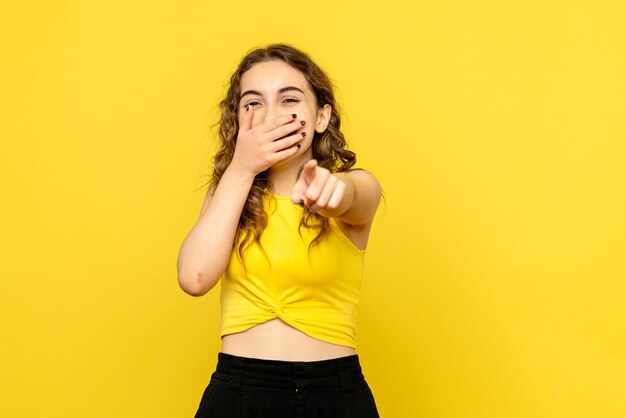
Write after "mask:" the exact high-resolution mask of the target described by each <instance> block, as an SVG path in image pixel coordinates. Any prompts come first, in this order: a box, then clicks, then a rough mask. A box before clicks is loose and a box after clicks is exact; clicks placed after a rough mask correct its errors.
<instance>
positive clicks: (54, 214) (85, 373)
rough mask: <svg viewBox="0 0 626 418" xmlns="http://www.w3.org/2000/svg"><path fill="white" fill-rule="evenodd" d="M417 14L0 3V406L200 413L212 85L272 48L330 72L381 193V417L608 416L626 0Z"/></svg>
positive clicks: (471, 5) (368, 284)
mask: <svg viewBox="0 0 626 418" xmlns="http://www.w3.org/2000/svg"><path fill="white" fill-rule="evenodd" d="M414 3H415V2H410V1H405V2H398V1H391V2H384V3H382V4H373V3H372V4H368V3H364V2H358V1H352V2H338V3H336V2H334V1H330V0H318V1H314V2H308V3H302V2H294V1H281V2H278V1H273V2H271V1H270V2H261V1H256V2H250V3H249V4H248V3H247V2H220V3H217V2H209V1H189V2H170V1H136V2H127V1H120V0H117V1H108V2H104V1H98V2H95V1H82V2H79V1H58V2H52V1H48V2H37V3H36V4H35V3H32V4H28V3H26V2H3V4H2V6H0V43H1V44H0V45H1V51H0V106H1V107H0V138H1V141H2V142H1V145H2V147H1V152H0V159H1V161H0V178H1V179H2V189H3V190H2V195H3V198H2V205H1V209H0V210H1V211H2V212H1V216H0V222H1V224H0V228H1V229H0V230H1V234H2V239H1V240H0V245H1V247H0V250H1V263H0V279H1V281H0V321H1V324H0V325H1V331H0V332H1V334H0V335H1V336H0V339H1V341H0V368H1V370H0V376H2V377H1V378H0V416H2V417H11V418H13V417H62V418H74V417H107V418H109V417H164V418H165V417H168V418H169V417H190V416H193V413H194V412H195V410H196V407H197V404H198V402H199V400H200V396H201V394H202V391H203V390H204V387H205V386H206V384H207V383H208V379H209V375H210V373H211V372H212V370H213V367H214V366H215V362H216V357H217V352H218V351H219V335H218V314H219V304H218V298H217V296H218V292H217V291H212V292H211V293H210V294H208V295H206V296H205V297H202V298H192V297H190V296H187V295H185V294H184V293H183V292H182V291H181V290H180V289H179V288H178V284H177V282H176V257H177V253H178V249H179V247H180V244H181V242H182V240H183V239H184V237H185V236H186V234H187V232H188V231H189V229H190V228H191V227H192V226H193V224H194V222H195V220H196V218H197V215H198V213H199V210H200V206H201V203H202V198H203V193H204V191H203V190H197V191H196V189H198V188H200V186H202V184H204V182H205V181H206V180H207V175H208V174H209V168H208V164H209V158H210V153H211V151H212V149H213V142H212V141H213V138H214V133H213V132H212V131H211V130H210V129H209V125H210V124H212V123H213V122H215V110H216V105H217V102H218V100H219V99H220V98H221V96H222V95H223V93H224V87H223V85H224V84H225V83H226V82H227V79H228V76H229V75H230V73H231V72H232V70H233V69H234V66H235V64H236V63H237V61H238V60H239V59H240V58H241V57H242V56H243V54H244V53H245V52H246V51H247V50H248V49H249V48H252V47H254V46H257V45H262V44H265V43H268V42H275V41H283V42H289V43H292V44H293V45H295V46H297V47H300V48H302V49H304V50H305V51H307V52H309V53H311V55H312V56H313V57H314V58H315V59H317V61H318V62H319V63H320V64H321V65H322V66H323V67H324V68H325V69H326V70H327V71H328V72H329V74H330V75H331V77H332V78H333V80H334V82H335V84H336V85H337V86H338V87H339V92H338V93H339V96H340V98H341V103H342V104H343V108H344V109H345V113H344V117H345V119H344V120H345V133H346V135H347V138H348V141H349V143H350V144H351V146H352V148H353V149H354V150H355V151H356V152H357V155H358V157H359V161H360V164H359V165H360V166H361V167H365V168H367V169H369V170H371V171H372V172H374V173H375V174H376V175H377V176H378V178H379V179H380V181H381V182H382V184H383V186H384V189H385V192H386V198H387V204H386V206H385V205H381V210H380V212H379V214H378V217H377V221H376V224H375V226H374V229H373V232H372V238H371V240H370V245H369V250H368V255H367V258H366V272H365V281H364V284H363V289H362V296H363V297H362V302H361V310H360V316H359V336H358V352H359V354H360V355H361V359H362V364H363V367H364V371H365V375H366V378H367V379H368V381H369V382H370V386H371V387H372V389H373V391H374V394H375V396H376V399H377V402H378V404H379V408H380V412H381V415H382V416H383V417H387V418H389V417H401V418H404V417H420V418H431V417H432V418H449V417H450V418H451V417H454V418H457V417H459V418H461V417H462V418H470V417H471V418H503V417H506V418H518V417H519V418H521V417H524V418H543V417H546V418H555V417H567V418H573V417H592V418H608V417H616V418H617V417H624V416H626V402H624V394H626V311H625V297H626V197H625V193H624V192H625V189H626V188H625V186H626V163H625V160H626V158H625V157H626V143H625V139H626V118H625V117H624V116H625V115H626V105H625V104H624V103H625V102H624V98H625V97H626V76H625V74H626V29H625V26H624V22H626V5H625V3H624V2H620V1H608V0H606V1H598V0H595V1H592V0H588V1H565V0H560V1H553V2H544V1H538V0H533V1H530V2H529V1H518V2H509V1H502V2H495V1H494V2H469V1H468V2H461V1H432V2H425V4H419V5H415V4H414ZM546 3H548V4H546Z"/></svg>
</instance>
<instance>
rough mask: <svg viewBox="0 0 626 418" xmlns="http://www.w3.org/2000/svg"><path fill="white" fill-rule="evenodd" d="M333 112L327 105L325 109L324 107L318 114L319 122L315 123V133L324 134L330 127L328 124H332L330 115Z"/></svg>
mask: <svg viewBox="0 0 626 418" xmlns="http://www.w3.org/2000/svg"><path fill="white" fill-rule="evenodd" d="M331 112H332V107H331V106H330V105H329V104H328V103H326V104H325V105H324V107H322V108H321V109H320V110H319V111H318V112H317V120H316V121H315V132H318V133H322V132H324V131H325V130H326V128H327V127H328V123H329V122H330V114H331Z"/></svg>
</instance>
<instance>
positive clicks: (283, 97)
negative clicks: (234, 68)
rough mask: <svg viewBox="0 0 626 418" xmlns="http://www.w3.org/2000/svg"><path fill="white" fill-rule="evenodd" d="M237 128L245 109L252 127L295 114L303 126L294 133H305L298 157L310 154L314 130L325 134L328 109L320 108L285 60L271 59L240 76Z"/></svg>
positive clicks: (305, 82) (310, 92) (313, 95)
mask: <svg viewBox="0 0 626 418" xmlns="http://www.w3.org/2000/svg"><path fill="white" fill-rule="evenodd" d="M240 91H241V96H240V100H239V107H238V116H239V126H241V122H242V120H243V116H244V114H245V112H246V106H251V107H252V108H253V109H254V114H253V119H252V126H253V127H254V126H256V125H258V124H260V123H263V122H265V121H266V120H269V119H273V118H276V117H278V116H282V115H291V114H292V113H295V114H296V115H298V116H297V120H301V121H302V120H303V121H305V122H306V123H305V125H304V126H303V127H302V128H300V129H298V131H297V132H306V136H305V138H304V140H303V141H302V142H301V144H302V148H301V150H300V151H299V152H298V154H301V153H305V152H310V151H309V149H310V146H311V141H312V140H313V134H314V132H315V131H317V132H324V130H325V129H326V127H327V126H328V121H329V119H330V112H331V108H330V105H328V104H326V105H325V106H324V107H322V108H319V107H318V105H317V101H316V98H315V94H314V93H313V91H312V89H311V87H310V85H309V82H308V81H307V80H306V78H304V75H303V74H302V73H301V72H300V71H299V70H297V69H295V68H294V67H292V66H291V65H289V64H287V63H286V62H284V61H280V60H273V61H265V62H260V63H257V64H255V65H253V66H252V67H251V68H250V69H249V70H248V71H246V72H245V73H244V74H243V75H242V76H241V85H240Z"/></svg>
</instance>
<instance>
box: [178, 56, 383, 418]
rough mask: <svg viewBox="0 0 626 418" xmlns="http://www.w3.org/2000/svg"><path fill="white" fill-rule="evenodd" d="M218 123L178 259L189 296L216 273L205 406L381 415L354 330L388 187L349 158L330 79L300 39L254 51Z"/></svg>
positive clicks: (208, 285)
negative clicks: (217, 328)
mask: <svg viewBox="0 0 626 418" xmlns="http://www.w3.org/2000/svg"><path fill="white" fill-rule="evenodd" d="M219 126H220V139H221V147H220V149H219V151H218V152H217V154H216V156H215V157H214V171H213V177H212V179H211V181H210V184H209V188H208V191H207V194H206V198H205V200H204V203H203V205H202V209H201V213H200V216H199V219H198V221H197V222H196V224H195V225H194V227H193V229H192V230H191V231H190V232H189V234H188V235H187V237H186V238H185V240H184V242H183V244H182V246H181V249H180V253H179V256H178V281H179V284H180V286H181V287H182V289H183V290H184V291H185V292H187V293H189V294H190V295H193V296H201V295H204V294H205V293H207V292H208V291H209V290H211V289H212V288H213V287H214V286H215V285H216V284H217V282H218V281H220V280H221V282H220V283H221V293H220V298H221V299H220V300H221V337H222V350H221V352H220V353H218V363H217V367H216V370H215V372H214V373H213V374H212V376H211V380H210V382H209V384H208V386H207V388H206V390H205V391H204V394H203V396H202V399H201V401H200V405H199V408H198V411H197V414H196V417H211V418H220V417H228V418H235V417H272V418H280V417H311V418H312V417H343V418H350V417H359V418H368V417H378V412H377V410H376V404H375V401H374V398H373V396H372V392H371V391H370V388H369V386H368V384H367V383H366V381H365V380H364V377H363V374H362V372H361V366H360V364H359V358H358V355H357V354H356V351H355V334H356V315H357V307H358V297H359V289H360V286H361V274H362V269H363V257H364V255H365V248H366V245H367V240H368V236H369V232H370V229H371V225H372V220H373V218H374V214H375V212H376V210H377V208H378V204H379V201H380V198H381V188H380V185H379V183H378V181H377V180H376V178H375V177H374V176H373V175H372V174H370V173H369V172H367V171H365V170H362V169H352V166H353V165H354V164H355V162H356V156H355V154H354V153H353V152H352V151H349V150H347V149H346V143H345V140H344V137H343V134H342V133H341V131H340V118H339V113H338V110H337V106H336V104H335V99H334V96H333V89H332V84H331V82H330V81H329V79H328V77H327V76H326V75H325V74H324V72H323V71H322V70H321V69H320V68H319V67H318V66H317V65H316V64H315V63H314V62H313V61H312V60H311V59H310V58H309V56H307V55H306V54H305V53H303V52H301V51H299V50H297V49H295V48H293V47H291V46H288V45H284V44H273V45H269V46H267V47H265V48H259V49H255V50H253V51H251V52H249V53H248V54H247V55H246V56H245V57H244V58H243V60H242V62H241V63H240V65H239V67H238V68H237V70H236V71H235V73H234V74H233V75H232V77H231V80H230V87H229V90H228V93H227V95H226V98H225V99H224V100H223V101H222V102H221V120H220V124H219Z"/></svg>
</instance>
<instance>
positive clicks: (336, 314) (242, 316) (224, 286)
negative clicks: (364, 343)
mask: <svg viewBox="0 0 626 418" xmlns="http://www.w3.org/2000/svg"><path fill="white" fill-rule="evenodd" d="M273 197H274V198H273V199H272V198H269V199H264V202H265V211H266V213H267V215H268V223H267V227H266V229H265V230H264V231H263V233H262V235H261V238H260V241H261V245H262V246H263V249H264V250H265V253H266V254H267V258H266V257H265V255H264V254H263V252H262V251H261V249H260V248H259V246H258V245H257V244H256V243H255V244H253V245H252V246H251V247H249V248H248V249H247V250H246V251H244V259H245V262H246V270H247V273H246V272H244V268H243V265H242V264H241V262H240V260H239V258H238V256H237V251H238V244H239V243H238V244H237V245H236V246H235V248H234V249H233V251H232V252H231V256H230V260H229V262H228V266H227V267H226V271H225V272H224V275H223V276H222V278H221V280H220V282H221V293H220V300H221V335H222V336H224V335H226V334H231V333H235V332H241V331H245V330H247V329H249V328H251V327H253V326H255V325H258V324H261V323H263V322H266V321H268V320H270V319H273V318H280V319H281V320H283V321H284V322H286V323H287V324H289V325H291V326H293V327H294V328H297V329H299V330H300V331H302V332H304V333H305V334H308V335H309V336H311V337H313V338H317V339H320V340H322V341H327V342H330V343H334V344H339V345H345V346H348V347H353V348H355V347H356V344H355V337H356V318H357V308H358V303H359V291H360V289H361V278H362V271H363V260H364V256H365V250H361V249H360V248H358V247H357V246H356V245H355V244H354V243H353V242H352V241H350V239H349V238H348V237H347V236H346V235H345V234H344V233H343V231H341V229H339V226H338V225H337V223H336V222H335V220H334V219H332V218H330V219H329V221H330V226H331V233H330V234H329V235H328V236H327V237H326V238H324V239H323V240H322V241H321V242H318V243H317V244H315V245H313V246H312V247H311V251H310V256H307V249H308V245H309V243H310V242H311V241H312V240H313V238H315V236H316V235H317V231H315V230H309V229H308V228H306V227H304V226H303V227H302V228H301V229H300V231H301V233H302V237H300V234H299V233H298V225H299V223H300V219H301V217H302V213H303V208H302V207H300V206H298V205H295V204H293V203H292V202H291V198H290V197H289V196H277V195H273ZM268 258H269V260H268ZM309 260H310V262H309ZM270 261H271V265H270Z"/></svg>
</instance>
